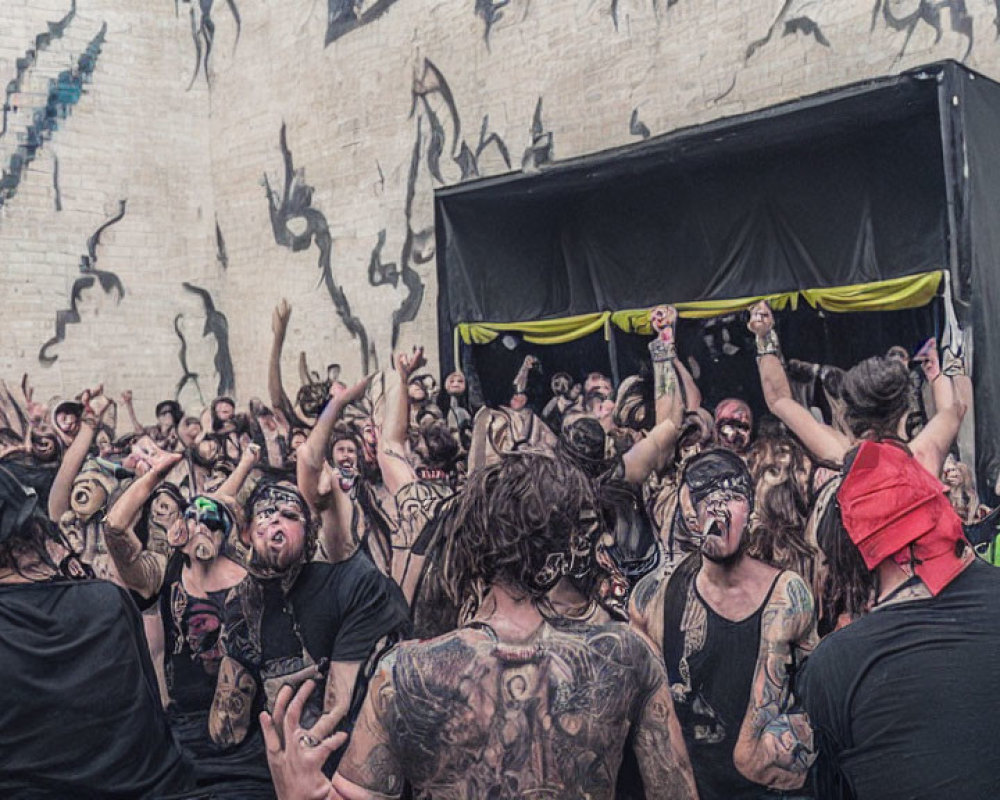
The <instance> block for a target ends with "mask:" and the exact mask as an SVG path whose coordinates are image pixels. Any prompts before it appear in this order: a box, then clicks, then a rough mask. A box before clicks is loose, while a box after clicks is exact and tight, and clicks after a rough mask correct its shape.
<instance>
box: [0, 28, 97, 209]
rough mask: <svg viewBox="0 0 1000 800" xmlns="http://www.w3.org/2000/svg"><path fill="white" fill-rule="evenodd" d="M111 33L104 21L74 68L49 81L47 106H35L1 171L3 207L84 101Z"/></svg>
mask: <svg viewBox="0 0 1000 800" xmlns="http://www.w3.org/2000/svg"><path fill="white" fill-rule="evenodd" d="M107 32H108V25H107V23H104V24H103V25H102V26H101V30H100V31H99V32H98V33H97V35H96V36H95V37H94V38H93V39H91V41H90V43H89V44H88V45H87V48H86V50H84V52H83V53H82V54H81V55H80V57H79V58H78V59H77V61H76V64H75V65H74V66H73V67H72V69H67V70H63V71H62V72H60V73H59V76H58V77H57V78H55V79H53V80H50V81H49V90H48V95H47V97H46V102H45V105H44V106H41V107H39V108H36V109H34V112H33V113H32V118H31V124H30V125H29V126H28V128H27V130H25V132H24V135H23V139H22V141H21V143H20V144H19V145H18V146H17V147H16V148H15V149H14V152H13V153H11V156H10V158H9V160H8V163H7V166H6V168H4V169H3V172H2V174H0V206H3V205H4V203H5V202H7V201H8V200H10V199H11V198H12V197H13V196H14V195H15V194H16V193H17V187H18V186H19V185H20V183H21V179H22V177H23V176H24V173H25V172H26V171H27V169H28V167H29V165H30V164H31V163H32V162H33V161H34V160H35V158H37V157H38V153H39V151H40V150H41V149H42V147H43V146H44V144H45V142H47V141H48V140H49V139H51V137H52V134H53V133H54V132H55V131H56V130H57V129H58V127H59V122H60V120H64V119H66V118H67V117H68V116H69V115H70V112H71V111H72V109H73V106H75V105H76V104H77V103H78V102H80V98H81V97H82V96H83V94H84V86H85V85H86V84H87V83H89V82H90V79H91V76H92V75H93V74H94V68H95V67H96V66H97V60H98V58H99V57H100V55H101V47H102V46H103V45H104V37H105V35H106V34H107Z"/></svg>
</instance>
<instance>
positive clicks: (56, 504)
mask: <svg viewBox="0 0 1000 800" xmlns="http://www.w3.org/2000/svg"><path fill="white" fill-rule="evenodd" d="M95 405H96V406H97V410H95V409H94V406H95ZM110 407H111V403H110V402H109V401H108V399H107V398H106V397H104V396H103V395H101V394H100V393H99V391H95V392H94V393H92V394H91V395H90V397H89V399H88V402H86V403H85V404H84V411H83V419H81V420H80V430H79V431H78V432H77V434H76V437H75V438H74V439H73V441H72V442H71V443H70V446H69V447H68V448H66V453H65V454H64V455H63V460H62V463H60V464H59V471H58V472H56V477H55V480H53V481H52V489H51V491H50V492H49V519H51V520H52V521H53V522H58V521H59V519H60V518H61V517H62V515H63V514H65V513H66V512H67V511H69V499H70V494H71V493H72V491H73V481H74V480H76V476H77V475H78V474H79V472H80V468H81V467H82V466H83V462H84V461H86V459H87V453H88V452H89V451H90V446H91V445H92V444H93V443H94V436H95V435H97V429H98V428H99V427H100V426H101V421H102V420H103V419H104V415H105V413H106V412H107V410H108V409H109V408H110Z"/></svg>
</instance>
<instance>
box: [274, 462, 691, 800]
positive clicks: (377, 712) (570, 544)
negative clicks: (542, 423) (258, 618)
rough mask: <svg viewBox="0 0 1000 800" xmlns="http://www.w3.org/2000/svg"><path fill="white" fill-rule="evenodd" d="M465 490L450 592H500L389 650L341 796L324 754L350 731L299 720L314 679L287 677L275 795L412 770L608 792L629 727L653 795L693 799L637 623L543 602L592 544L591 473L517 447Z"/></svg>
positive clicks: (308, 794) (601, 796)
mask: <svg viewBox="0 0 1000 800" xmlns="http://www.w3.org/2000/svg"><path fill="white" fill-rule="evenodd" d="M457 502H458V507H457V509H456V512H455V519H454V523H455V529H456V531H460V532H461V533H460V535H459V536H458V538H457V539H456V540H455V542H454V551H453V553H452V558H451V560H450V568H449V571H448V575H449V577H450V578H451V586H452V591H453V592H454V594H455V596H456V597H460V596H463V595H464V594H465V592H466V591H467V589H468V586H469V585H470V584H471V583H473V582H481V583H483V584H485V585H486V586H487V587H488V588H489V592H490V596H491V598H492V602H490V603H487V604H484V606H483V610H482V611H481V612H480V614H479V615H477V616H476V617H475V618H474V619H473V620H472V621H471V622H470V623H469V624H467V625H465V626H463V627H461V628H459V629H458V630H456V631H453V632H451V633H448V634H445V635H444V636H440V637H438V638H435V639H430V640H428V641H422V642H408V643H405V644H403V645H400V646H399V647H397V648H396V649H395V650H394V651H393V652H392V653H390V654H389V655H388V656H387V657H386V658H385V659H383V661H382V663H381V667H380V669H379V671H378V673H377V674H376V675H375V677H374V678H373V679H372V682H371V685H370V687H369V691H368V696H367V698H366V699H365V703H364V707H363V709H362V712H361V716H360V718H359V720H358V723H357V725H356V726H355V728H354V732H353V734H352V738H351V742H350V745H349V747H348V749H347V752H346V754H345V755H344V757H343V760H342V761H341V763H340V766H339V768H338V771H337V774H336V775H335V776H334V779H333V793H332V794H329V792H330V788H331V787H330V784H329V783H328V782H326V781H325V780H324V778H323V776H322V774H321V773H320V771H319V765H320V764H321V763H322V761H323V760H324V759H325V757H326V755H327V754H328V753H329V752H330V750H331V749H333V748H335V747H337V746H339V745H340V743H341V741H342V737H341V738H335V737H330V738H322V737H323V736H324V735H325V734H328V733H329V732H330V731H331V730H332V728H331V726H330V725H329V724H327V723H326V722H325V721H324V720H321V721H320V723H319V724H318V725H317V726H316V727H314V728H312V729H311V730H307V729H304V728H303V727H301V719H300V711H301V707H302V703H303V702H304V697H305V695H306V693H307V692H306V691H304V692H301V693H300V695H299V696H298V697H297V698H296V699H295V701H294V702H292V703H290V702H289V701H290V700H291V697H292V692H291V690H290V689H283V690H282V694H281V695H280V696H279V702H278V703H277V705H276V708H275V714H274V717H273V718H271V717H267V716H265V717H264V718H263V720H262V724H263V725H264V730H265V735H266V737H267V740H268V757H269V760H270V764H271V770H272V774H273V775H274V779H275V786H276V787H277V790H278V796H279V797H280V798H281V800H300V798H313V797H326V796H335V797H342V798H347V800H375V799H376V798H382V799H383V800H384V799H385V798H396V797H400V796H401V794H402V793H403V790H404V782H406V781H408V782H409V783H410V785H411V786H412V788H413V792H414V795H415V796H419V797H475V798H487V797H547V798H552V799H553V800H577V798H581V797H590V798H594V800H611V798H612V797H613V796H614V787H615V776H616V774H617V772H618V769H619V765H620V764H621V762H622V754H623V749H624V746H625V739H626V736H631V737H632V740H633V747H634V750H635V753H636V756H637V760H638V763H639V768H640V770H641V773H642V778H643V783H644V785H645V790H646V797H648V798H661V799H662V798H693V797H695V796H696V794H695V787H694V781H693V778H692V775H691V770H690V765H689V763H688V760H687V755H686V753H685V749H684V742H683V740H682V737H681V733H680V730H679V728H678V726H677V720H676V718H675V716H674V713H673V707H672V703H671V700H670V691H669V687H668V685H667V680H666V675H665V673H664V670H663V667H662V665H661V664H660V663H659V662H658V661H657V659H656V658H655V656H654V655H653V653H652V651H651V650H650V649H649V647H648V645H647V644H646V643H645V641H644V640H643V639H642V637H640V636H639V635H637V634H636V633H634V632H633V631H631V630H630V629H629V628H628V627H627V626H626V625H624V624H623V623H619V622H611V623H607V624H604V625H588V624H585V623H580V622H571V621H567V620H564V619H559V618H550V617H548V616H547V615H546V613H545V608H546V603H545V598H546V595H547V594H548V593H549V592H550V591H551V589H552V587H553V586H554V585H555V583H556V581H558V580H559V579H560V577H562V576H563V575H566V574H568V573H569V572H571V571H574V570H576V569H577V568H578V567H579V566H580V562H581V560H582V561H586V560H587V559H589V558H590V553H591V551H592V549H593V542H592V541H590V540H588V536H587V534H586V533H585V531H584V529H582V528H581V526H580V520H581V519H586V518H591V517H593V515H594V513H595V512H596V501H595V498H594V495H593V491H592V489H591V486H590V483H589V481H588V480H587V479H586V478H585V476H583V475H582V474H581V473H580V471H579V470H578V469H577V468H576V467H574V466H573V465H572V464H571V463H569V462H568V461H567V460H565V459H563V458H560V457H558V456H553V455H548V454H543V453H539V452H531V451H522V452H517V453H511V454H508V455H505V456H504V457H503V458H502V460H501V461H500V462H498V463H495V464H492V465H490V466H487V467H484V468H483V469H481V470H478V471H477V472H475V473H473V475H471V476H470V478H469V482H468V483H467V484H466V487H465V489H464V491H463V492H462V494H461V496H460V499H459V500H458V501H457ZM307 691H308V690H307ZM317 738H319V739H320V741H318V742H317V741H316V739H317Z"/></svg>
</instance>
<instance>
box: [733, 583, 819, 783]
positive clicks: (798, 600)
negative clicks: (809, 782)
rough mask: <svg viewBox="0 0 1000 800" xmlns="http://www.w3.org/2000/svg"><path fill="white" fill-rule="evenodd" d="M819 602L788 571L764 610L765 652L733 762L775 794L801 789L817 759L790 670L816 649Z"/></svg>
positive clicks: (762, 638)
mask: <svg viewBox="0 0 1000 800" xmlns="http://www.w3.org/2000/svg"><path fill="white" fill-rule="evenodd" d="M814 631H815V615H814V612H813V599H812V595H811V594H810V592H809V589H808V587H807V586H806V584H805V581H803V580H802V578H800V577H799V576H798V575H796V574H795V573H794V572H786V573H785V574H784V575H782V576H781V577H780V578H778V583H777V585H776V586H775V587H774V592H773V593H772V595H771V599H770V601H769V602H768V604H767V607H766V608H765V609H764V614H763V617H762V619H761V629H760V650H759V652H758V655H757V666H756V668H755V670H754V676H753V683H752V684H751V688H750V704H749V707H748V708H747V713H746V716H745V717H744V718H743V725H742V726H741V727H740V734H739V738H738V739H737V741H736V748H735V749H734V751H733V763H734V764H735V766H736V769H737V770H739V772H740V774H742V775H743V776H744V777H745V778H747V779H748V780H751V781H754V782H755V783H760V784H763V785H765V786H767V787H769V788H771V789H781V790H786V789H798V788H800V787H801V786H802V785H803V784H804V783H805V780H806V775H807V773H808V772H809V768H810V767H811V766H812V763H813V761H814V760H815V758H816V751H815V748H814V747H813V734H812V728H810V727H809V719H808V717H806V715H805V712H804V711H802V710H800V709H797V708H795V706H794V698H793V697H792V690H791V676H790V674H789V670H790V666H791V664H792V663H793V661H794V660H795V658H797V656H798V655H799V654H800V653H807V652H808V651H809V650H811V648H812V644H813V640H814V636H815V633H814Z"/></svg>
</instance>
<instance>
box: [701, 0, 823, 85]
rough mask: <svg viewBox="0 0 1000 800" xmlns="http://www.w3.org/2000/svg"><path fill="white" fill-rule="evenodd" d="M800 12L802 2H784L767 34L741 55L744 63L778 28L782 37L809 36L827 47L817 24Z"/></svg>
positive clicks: (767, 41) (789, 0)
mask: <svg viewBox="0 0 1000 800" xmlns="http://www.w3.org/2000/svg"><path fill="white" fill-rule="evenodd" d="M802 10H804V9H803V7H802V0H785V2H784V4H783V5H782V6H781V9H780V10H779V11H778V14H777V16H776V17H775V18H774V20H773V21H772V22H771V25H770V26H769V27H768V29H767V33H765V34H764V36H762V37H761V38H760V39H755V40H754V41H752V42H750V44H749V45H748V46H747V49H746V52H745V53H744V54H743V60H744V62H746V61H749V60H750V59H751V58H752V57H753V55H754V54H755V53H756V52H757V51H758V50H760V49H761V48H762V47H763V46H764V45H766V44H768V43H769V42H770V41H771V39H773V38H774V34H775V32H776V31H777V30H778V29H779V28H781V29H782V34H781V35H782V36H794V35H796V34H803V35H804V36H811V37H812V38H813V39H815V40H816V42H817V44H821V45H823V46H824V47H829V46H830V42H829V40H828V39H827V38H826V36H825V35H824V34H823V31H822V29H821V28H820V26H819V23H817V22H816V20H814V19H813V18H812V17H810V16H808V15H807V14H803V13H798V12H800V11H802ZM717 99H719V98H717Z"/></svg>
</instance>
